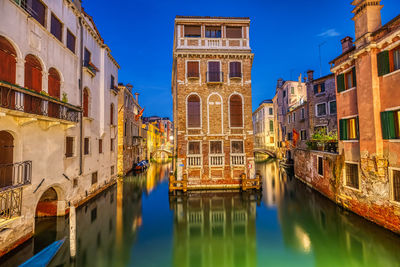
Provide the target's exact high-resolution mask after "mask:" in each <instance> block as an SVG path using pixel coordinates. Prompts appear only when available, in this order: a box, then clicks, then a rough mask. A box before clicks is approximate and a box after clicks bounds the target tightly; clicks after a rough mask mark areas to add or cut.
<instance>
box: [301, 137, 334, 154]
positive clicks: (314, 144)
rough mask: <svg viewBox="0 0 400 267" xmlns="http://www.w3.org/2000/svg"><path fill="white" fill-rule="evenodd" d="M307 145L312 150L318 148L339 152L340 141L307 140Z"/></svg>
mask: <svg viewBox="0 0 400 267" xmlns="http://www.w3.org/2000/svg"><path fill="white" fill-rule="evenodd" d="M307 147H308V148H309V149H311V150H318V151H324V152H330V153H338V142H337V141H330V142H325V143H323V142H321V141H318V140H309V141H307Z"/></svg>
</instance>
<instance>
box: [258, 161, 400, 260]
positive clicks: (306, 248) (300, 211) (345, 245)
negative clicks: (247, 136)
mask: <svg viewBox="0 0 400 267" xmlns="http://www.w3.org/2000/svg"><path fill="white" fill-rule="evenodd" d="M257 170H259V171H260V172H261V174H262V175H263V178H264V189H265V190H264V196H263V201H264V203H265V204H266V205H267V206H269V207H271V206H273V205H277V211H278V217H279V222H280V225H281V230H282V238H283V241H284V245H285V247H286V249H288V250H289V251H292V252H296V253H301V254H304V255H308V256H309V257H311V258H312V259H313V262H314V266H320V267H326V266H332V267H333V266H360V267H361V266H400V254H399V253H398V252H399V251H400V242H399V236H397V235H395V234H393V233H392V232H389V231H386V230H384V229H383V228H381V227H378V226H376V225H375V224H373V223H370V222H368V221H367V220H364V219H363V218H361V217H359V216H357V215H355V214H353V213H350V212H348V211H346V210H344V209H343V208H341V207H338V206H337V205H335V204H334V203H333V202H331V201H330V200H328V199H327V198H325V197H324V196H322V195H321V194H319V193H317V192H316V191H314V190H312V189H310V188H309V187H308V186H306V185H305V184H303V183H301V182H300V181H298V180H297V179H295V178H294V177H293V176H292V175H291V174H288V173H287V172H285V171H284V170H283V169H281V170H279V168H277V164H276V163H270V164H268V165H260V166H257ZM277 177H279V179H278V181H277ZM274 181H275V182H274ZM274 184H275V186H274ZM274 198H275V199H276V200H275V201H274ZM299 264H300V263H299ZM283 265H284V264H283Z"/></svg>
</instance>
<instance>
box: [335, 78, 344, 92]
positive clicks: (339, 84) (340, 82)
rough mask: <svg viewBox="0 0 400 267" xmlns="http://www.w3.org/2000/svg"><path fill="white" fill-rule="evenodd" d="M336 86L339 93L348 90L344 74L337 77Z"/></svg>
mask: <svg viewBox="0 0 400 267" xmlns="http://www.w3.org/2000/svg"><path fill="white" fill-rule="evenodd" d="M336 81H337V83H336V86H337V91H338V93H340V92H343V91H344V90H345V89H346V88H345V85H344V74H340V75H338V76H337V77H336Z"/></svg>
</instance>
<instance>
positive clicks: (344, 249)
mask: <svg viewBox="0 0 400 267" xmlns="http://www.w3.org/2000/svg"><path fill="white" fill-rule="evenodd" d="M170 168H171V166H170V165H152V166H151V168H150V169H149V170H148V171H147V172H146V173H143V174H140V175H132V176H129V177H126V178H125V179H124V180H123V181H120V182H118V183H117V185H116V186H114V187H112V188H111V189H109V190H108V191H106V192H104V193H102V194H101V195H99V196H98V197H97V198H96V199H94V200H92V201H91V202H89V203H87V204H86V205H84V206H83V207H81V208H79V209H77V248H78V251H77V256H76V258H75V259H74V260H72V259H71V258H70V254H69V253H70V252H69V245H70V244H69V241H68V240H67V242H66V243H65V244H64V246H63V247H62V249H61V250H60V252H59V253H58V254H57V256H56V258H55V259H54V260H53V262H52V263H51V266H96V267H97V266H99V267H100V266H177V267H185V266H188V267H213V266H216V267H223V266H238V267H239V266H243V267H245V266H278V267H285V266H321V267H330V266H332V267H337V266H340V267H341V266H352V267H353V266H371V267H379V266H382V267H392V266H400V236H397V235H395V234H393V233H391V232H389V231H386V230H384V229H382V228H380V227H378V226H376V225H374V224H372V223H370V222H368V221H366V220H364V219H362V218H360V217H358V216H356V215H354V214H352V213H349V212H347V211H345V210H343V209H341V208H339V207H337V206H336V205H334V204H333V203H332V202H330V201H329V200H327V199H325V198H324V197H322V196H321V195H320V194H318V193H317V192H315V191H313V190H311V189H310V188H308V187H307V186H305V185H304V184H302V183H301V182H299V181H297V180H296V179H294V178H293V177H292V176H290V175H289V174H287V173H286V172H284V171H280V170H279V167H278V166H277V164H276V163H275V162H270V163H263V164H258V165H257V169H258V170H259V171H260V172H261V174H262V176H263V191H262V193H259V194H257V193H241V192H202V193H188V194H187V195H182V196H175V197H170V196H168V173H169V171H170ZM68 229H69V225H68V218H50V219H43V220H40V221H39V220H38V221H37V222H36V232H37V234H36V235H35V237H34V238H33V239H31V240H30V241H28V242H26V243H25V244H24V245H22V246H21V247H19V248H18V249H17V250H15V251H14V252H12V253H11V254H10V255H7V256H6V257H3V258H2V259H0V265H1V266H17V265H18V264H20V263H22V262H24V261H25V260H26V259H28V258H29V257H31V256H32V255H34V254H35V253H37V252H39V251H40V250H41V249H43V248H44V247H46V246H47V245H48V244H50V243H51V242H52V241H54V240H57V239H61V238H63V237H64V236H68Z"/></svg>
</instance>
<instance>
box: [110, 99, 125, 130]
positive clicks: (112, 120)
mask: <svg viewBox="0 0 400 267" xmlns="http://www.w3.org/2000/svg"><path fill="white" fill-rule="evenodd" d="M110 124H111V125H114V103H111V105H110ZM125 133H126V127H125Z"/></svg>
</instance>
